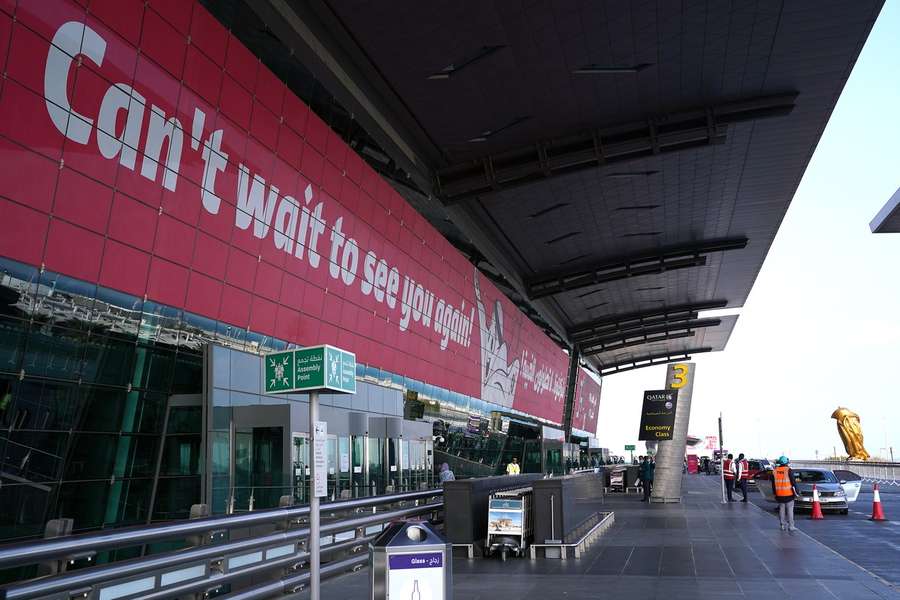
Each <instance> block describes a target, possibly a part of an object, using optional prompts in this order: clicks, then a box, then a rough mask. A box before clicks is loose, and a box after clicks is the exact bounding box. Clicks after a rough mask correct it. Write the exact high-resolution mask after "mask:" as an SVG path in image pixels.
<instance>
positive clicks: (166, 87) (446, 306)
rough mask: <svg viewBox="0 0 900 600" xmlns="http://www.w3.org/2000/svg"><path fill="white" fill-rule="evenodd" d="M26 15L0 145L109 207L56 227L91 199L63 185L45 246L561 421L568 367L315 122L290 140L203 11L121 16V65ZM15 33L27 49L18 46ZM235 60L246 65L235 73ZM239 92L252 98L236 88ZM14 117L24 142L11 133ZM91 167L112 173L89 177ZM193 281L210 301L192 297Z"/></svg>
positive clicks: (108, 48)
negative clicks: (116, 261) (142, 235)
mask: <svg viewBox="0 0 900 600" xmlns="http://www.w3.org/2000/svg"><path fill="white" fill-rule="evenodd" d="M37 6H38V8H37V9H33V13H31V12H29V10H32V9H23V8H22V7H19V9H18V10H19V12H17V14H16V17H17V22H16V23H15V25H14V27H15V28H16V30H15V31H13V34H12V47H11V49H10V59H9V60H10V61H13V60H24V61H26V62H30V63H31V64H30V65H28V66H29V67H30V68H28V69H25V68H23V69H19V70H17V69H12V70H11V72H10V77H11V79H12V80H13V81H15V80H17V78H18V79H21V80H22V81H21V83H22V87H23V88H24V87H30V88H31V89H32V91H33V92H35V93H36V94H37V96H28V95H27V94H25V93H23V92H21V91H20V88H19V87H18V82H17V84H16V85H14V86H12V87H10V86H9V85H8V86H6V88H5V89H4V92H3V93H4V94H5V95H8V94H19V95H20V96H21V97H22V98H23V99H25V98H27V100H23V101H16V102H15V106H16V111H18V114H15V115H13V114H6V113H4V114H2V115H0V119H2V120H8V122H7V123H5V124H2V128H0V132H5V131H10V132H13V133H10V134H9V137H10V138H12V139H14V141H16V142H17V143H19V144H21V145H23V146H25V147H26V148H29V149H34V150H35V152H38V151H40V149H42V148H46V147H52V146H54V145H55V146H57V147H58V146H59V145H62V148H63V151H62V159H61V160H60V161H59V162H60V169H59V170H60V172H61V173H66V174H68V172H72V173H73V174H74V173H78V174H80V175H83V176H84V179H85V180H86V181H90V182H91V184H92V185H94V184H96V185H97V186H100V185H101V184H102V185H105V186H108V187H109V188H111V191H110V192H109V193H110V194H111V195H113V194H114V195H115V200H114V201H113V202H112V203H111V204H112V208H111V209H110V208H109V206H107V205H100V206H99V207H98V209H96V210H109V211H110V217H109V219H108V220H107V222H106V223H103V222H101V221H100V220H98V222H97V223H87V224H85V223H84V221H87V218H86V216H85V214H84V213H88V212H89V211H90V209H88V208H85V209H84V213H80V212H79V211H78V209H77V208H76V209H75V210H68V212H65V213H64V214H63V213H61V212H58V211H57V206H60V205H63V204H66V205H71V204H73V202H74V203H75V206H76V207H77V206H78V203H79V202H82V201H83V205H84V206H85V207H87V206H89V205H91V204H90V203H95V204H96V202H97V201H96V198H97V197H98V195H97V194H91V195H87V196H83V197H81V196H79V194H82V191H81V189H82V188H77V187H74V186H67V185H66V184H65V183H64V181H63V175H60V179H59V184H58V185H57V187H56V192H55V194H56V198H57V202H56V203H55V204H54V205H53V207H52V208H51V207H43V206H37V203H36V202H35V203H31V205H30V208H33V209H35V210H40V211H44V212H46V213H47V214H48V215H52V219H51V222H55V220H56V219H57V218H59V219H61V220H62V222H65V223H67V224H68V223H71V225H72V227H66V228H65V231H66V232H67V233H65V234H62V233H59V231H62V230H63V229H64V228H62V227H59V228H56V227H51V228H50V231H49V233H48V235H49V236H50V243H49V244H48V246H51V247H52V246H53V245H54V240H55V237H54V236H58V235H70V236H74V237H72V239H66V240H64V243H69V244H71V245H72V246H73V252H79V251H80V250H79V248H83V251H84V252H85V253H86V254H87V253H88V248H89V247H90V244H89V243H83V242H81V241H79V240H80V239H81V238H78V237H77V236H83V237H84V239H85V240H93V239H94V238H96V239H98V240H102V239H107V240H114V241H115V242H116V243H117V245H116V246H115V247H116V248H118V247H119V246H118V242H120V241H121V242H122V244H123V245H125V246H126V247H127V250H128V251H129V252H132V251H134V253H132V254H129V256H139V257H141V259H142V260H143V261H149V276H148V283H147V288H146V295H147V297H148V298H149V299H153V300H156V301H158V302H162V303H166V304H170V305H176V306H177V307H178V308H185V309H187V310H189V311H191V312H197V313H199V314H203V315H204V316H207V317H210V318H216V319H219V320H222V321H225V322H228V323H230V324H232V325H235V326H238V327H241V328H243V327H247V328H249V329H251V330H253V331H259V332H261V333H265V334H269V335H273V336H276V337H279V338H282V339H287V340H289V341H292V342H296V343H299V344H302V345H309V344H312V343H332V344H337V345H340V346H342V347H347V348H348V349H350V350H353V351H355V352H356V354H357V358H358V360H359V361H361V362H365V363H367V364H372V365H376V366H380V367H382V368H385V369H388V370H391V371H394V372H397V373H401V374H404V375H407V376H410V377H414V378H416V379H420V380H423V381H425V382H428V383H434V384H436V385H439V386H441V387H446V388H449V389H453V390H455V391H459V392H462V393H465V394H469V395H473V396H476V397H481V398H482V399H483V400H486V401H489V402H492V403H494V404H497V405H499V406H502V407H508V408H516V409H519V410H523V411H526V412H529V413H531V414H535V415H538V416H541V417H544V418H547V419H549V420H552V421H554V422H560V421H561V415H562V407H563V402H564V395H565V388H566V381H565V377H566V372H567V364H566V363H567V357H566V355H565V354H564V353H563V352H562V351H561V350H560V349H559V348H558V347H557V346H556V345H555V344H554V343H553V342H552V341H551V340H550V339H549V338H547V337H546V336H545V335H544V334H543V333H542V332H541V331H540V330H539V329H538V328H537V327H536V326H535V325H534V324H533V323H531V322H530V321H529V320H528V319H527V318H526V317H525V316H524V315H523V314H522V313H521V312H520V311H519V310H518V309H516V308H515V307H514V306H513V305H512V304H511V303H510V302H509V301H508V299H507V298H506V297H505V296H503V295H502V294H501V293H500V292H499V291H498V290H497V289H496V288H494V287H493V286H492V285H491V284H490V283H488V282H483V281H479V276H478V271H477V270H476V269H474V268H473V267H471V265H470V264H469V263H468V262H467V261H466V260H465V258H464V257H462V256H461V255H460V254H459V253H458V252H456V251H455V249H453V248H452V247H451V246H450V245H449V244H448V243H447V242H446V240H444V239H443V238H442V237H441V236H440V235H439V234H438V233H437V232H436V231H435V230H434V229H433V228H432V227H431V226H430V225H429V224H427V222H425V221H424V219H423V218H422V217H421V215H419V214H418V213H416V212H415V211H413V210H412V209H411V208H410V207H409V206H408V205H407V204H406V203H405V202H404V201H403V200H402V198H400V197H399V195H397V194H396V192H395V191H394V190H392V189H390V187H389V186H388V185H387V184H386V183H385V182H383V181H381V180H380V179H379V178H378V176H377V175H376V174H375V173H374V172H372V171H371V169H369V168H368V166H367V165H365V163H364V162H362V161H361V160H360V159H359V158H358V157H357V156H356V155H355V154H353V151H352V150H350V149H349V148H347V147H346V146H345V145H344V144H343V142H342V141H341V140H340V139H339V138H337V136H335V135H334V134H333V133H332V132H330V131H329V130H327V128H326V127H324V124H322V123H321V121H319V120H318V118H317V117H316V116H315V115H313V114H312V113H309V117H308V122H306V123H305V124H304V125H296V123H297V122H299V119H297V118H295V117H294V116H293V115H292V114H290V110H291V108H290V107H289V105H290V106H292V107H293V108H294V109H296V107H298V106H300V107H302V108H303V110H304V111H306V110H307V109H306V107H305V106H304V105H302V103H301V102H300V101H299V100H297V99H296V98H295V97H293V96H292V95H291V92H290V91H288V90H284V86H283V84H282V83H281V82H280V81H278V80H277V79H275V78H274V77H273V76H272V74H271V73H269V72H268V71H267V70H266V69H265V67H264V66H262V65H259V64H258V61H255V58H253V57H252V55H249V53H248V52H247V51H246V49H245V48H243V47H241V46H240V45H239V44H240V43H239V42H238V41H237V40H236V39H235V38H233V37H231V36H230V34H228V33H227V32H225V31H224V29H223V28H222V27H221V26H220V25H219V24H218V23H217V22H214V21H212V20H211V19H209V18H208V17H209V15H208V14H205V12H203V11H205V9H202V8H201V7H200V6H199V5H197V4H196V3H194V2H185V3H183V4H180V3H177V4H175V5H170V7H169V8H166V9H161V10H163V12H165V10H173V11H174V10H180V9H182V8H183V7H184V6H189V10H188V11H187V12H188V13H192V14H193V15H194V20H193V22H191V24H190V32H189V33H188V32H187V31H186V30H184V31H180V32H179V31H177V27H174V26H173V27H171V28H170V29H171V31H170V30H169V29H166V27H168V24H169V23H174V22H175V21H176V20H177V19H175V18H174V17H171V18H170V17H169V16H168V15H165V14H163V13H157V12H156V10H157V9H156V8H155V7H154V3H152V2H151V3H149V4H147V5H145V6H144V7H142V8H141V9H140V10H142V11H143V14H142V15H140V14H138V15H137V16H136V17H135V19H136V21H135V22H136V23H140V27H141V35H140V37H139V38H135V39H140V49H139V50H137V49H136V48H135V47H134V46H131V45H130V44H129V43H127V42H126V41H125V40H124V39H123V38H121V37H119V36H118V35H116V34H115V33H113V26H112V25H108V24H104V23H103V22H102V16H98V15H85V14H84V13H83V12H79V11H83V9H81V8H80V7H78V6H77V5H75V4H73V3H71V2H68V1H63V0H56V1H54V2H51V1H48V2H45V3H40V4H39V5H37ZM20 13H21V14H20ZM198 13H199V14H200V16H201V17H204V21H203V23H202V25H200V26H199V27H202V30H200V31H198V30H196V28H197V27H198V25H197V22H198ZM167 19H168V20H167ZM56 20H58V22H55V21H56ZM18 28H22V29H21V30H19V29H18ZM163 31H166V32H168V33H169V34H170V36H169V37H168V38H166V37H165V36H163V35H161V32H163ZM0 33H2V30H0ZM157 35H160V38H159V39H157V38H156V36H157ZM28 36H31V37H30V38H29V37H28ZM40 36H43V38H44V40H45V41H44V42H43V49H42V50H41V51H40V52H38V51H37V50H38V48H39V47H40V44H38V43H36V42H33V40H34V39H36V38H38V37H40ZM216 36H220V37H223V39H224V38H227V48H228V49H227V55H225V52H224V50H223V52H222V54H223V55H225V56H223V57H221V58H219V57H217V56H216V52H214V51H213V50H211V49H210V50H208V49H207V48H206V47H203V46H202V45H201V44H200V42H199V40H201V39H207V38H212V37H216ZM26 38H27V39H30V40H32V43H29V44H25V43H24V42H20V41H18V40H20V39H21V40H25V39H26ZM194 40H197V41H196V42H195V41H194ZM176 41H177V42H178V43H176ZM0 42H2V41H0ZM19 50H21V51H19ZM178 52H181V53H182V54H181V55H180V57H179V54H178ZM207 52H208V55H207V54H206V53H207ZM185 54H186V56H187V59H185V58H184V55H185ZM232 56H235V57H238V58H240V57H241V56H243V57H245V59H244V61H243V63H242V66H235V65H241V63H239V61H238V58H235V59H234V60H231V59H232ZM247 56H250V57H251V59H250V60H247V59H246V57H247ZM148 57H149V58H150V59H152V60H150V59H148ZM169 58H171V60H168V59H169ZM179 60H180V61H181V62H179ZM217 60H218V63H217ZM191 65H193V67H191ZM197 65H200V66H199V67H198V66H197ZM182 69H183V71H182ZM20 71H21V72H22V73H34V72H37V73H41V74H42V80H40V81H38V78H37V77H32V76H30V75H22V76H18V75H17V73H18V72H20ZM250 71H252V72H253V74H254V75H253V77H250V76H249V75H246V73H247V72H250ZM89 74H90V76H89ZM242 78H243V79H242ZM194 81H196V82H197V83H196V84H194V83H193V82H194ZM242 81H246V82H249V81H253V82H254V83H244V84H242ZM262 81H266V82H267V83H266V84H262V83H260V82H262ZM207 82H215V83H207ZM273 82H274V83H273ZM254 84H255V85H256V89H255V90H253V93H252V94H251V93H250V90H249V89H245V87H241V86H242V85H244V86H252V85H254ZM229 86H230V87H229ZM35 88H39V89H35ZM273 88H276V92H277V93H276V94H273V93H272V89H273ZM11 90H12V91H11ZM279 94H280V95H279ZM273 95H274V96H275V97H276V98H277V99H274V100H273V99H271V98H272V96H273ZM41 96H42V98H41V99H40V100H37V98H38V97H41ZM282 97H283V100H282V99H281V98H282ZM242 99H245V100H242ZM4 100H7V99H6V98H4ZM10 102H12V100H11V99H10ZM23 119H27V120H29V121H33V122H34V123H35V124H36V127H35V128H34V129H33V130H27V129H24V128H21V127H19V128H17V126H16V123H15V122H14V121H21V120H23ZM4 135H6V134H4ZM54 138H55V139H54ZM69 156H71V158H67V157H69ZM106 172H112V173H114V175H112V176H110V177H107V178H104V177H103V176H99V175H97V173H106ZM97 189H103V188H100V187H97ZM0 194H2V195H7V194H6V193H5V191H4V190H0ZM61 196H63V197H65V198H66V202H65V203H61V202H60V201H59V198H60V197H61ZM9 197H13V194H9ZM99 197H103V194H99ZM160 198H162V200H160ZM14 199H15V200H16V201H17V202H20V203H21V202H23V200H22V199H21V198H14ZM24 202H26V203H30V201H29V200H28V199H25V200H24ZM132 205H134V206H135V207H137V206H139V205H146V206H149V207H150V208H153V209H154V210H156V215H153V216H151V215H150V214H149V213H147V212H142V213H141V214H142V215H143V216H142V218H141V219H138V220H132V221H130V223H129V224H128V225H125V226H120V227H119V228H118V229H116V227H117V225H116V223H117V222H119V221H117V219H116V214H117V211H120V210H124V208H120V207H124V206H132ZM137 212H138V211H137V209H136V208H135V209H134V213H135V214H137ZM149 219H155V220H156V221H157V222H156V224H155V230H156V234H155V241H149V242H146V243H142V240H140V239H138V238H137V237H136V236H133V235H131V234H130V233H127V232H125V231H123V230H127V229H128V228H129V227H131V228H134V229H141V228H143V227H149V226H150V225H149V224H148V223H147V221H148V220H149ZM7 226H8V225H7ZM103 227H106V229H105V230H103ZM171 231H175V232H179V233H176V234H170V233H167V232H171ZM103 236H105V237H103ZM188 238H189V239H190V240H191V241H192V242H193V246H191V245H190V244H189V243H188V242H186V241H185V240H186V239H188ZM161 239H162V240H163V241H164V242H165V243H162V242H161V241H160V240H161ZM223 242H224V243H223ZM98 243H102V242H98ZM182 245H183V246H184V248H183V250H182V251H179V248H180V247H181V246H182ZM110 246H112V243H111V242H107V243H106V244H105V246H101V247H103V248H104V250H103V256H102V257H98V258H97V259H96V260H97V263H98V265H99V266H98V270H99V274H98V277H97V279H96V281H98V282H101V283H103V284H104V285H110V283H111V284H112V285H113V286H114V287H118V282H119V280H120V279H124V277H125V274H122V273H118V274H115V273H113V274H106V272H107V267H106V264H107V262H108V261H107V260H106V253H108V252H110ZM138 252H139V253H140V254H137V253H138ZM49 254H50V253H49V251H48V252H47V253H45V255H44V256H43V257H42V258H41V262H46V267H47V268H48V269H51V270H58V271H61V272H66V271H69V272H68V273H67V274H70V275H72V276H76V277H80V278H83V279H92V278H93V275H92V274H91V275H88V274H86V273H87V271H85V272H81V270H80V266H70V265H68V264H67V263H66V262H65V261H64V260H58V259H57V260H55V259H54V257H53V256H51V255H49ZM14 257H15V256H14ZM26 259H27V260H28V261H30V262H32V263H37V262H38V261H37V259H36V258H31V257H26ZM84 262H87V263H90V261H89V260H86V261H84ZM254 263H255V264H254ZM213 264H214V265H217V266H216V268H213V267H212V266H211V265H213ZM218 265H222V266H218ZM75 271H79V272H75ZM156 273H164V274H165V275H164V276H160V275H156ZM129 275H133V274H129ZM207 275H208V276H209V277H207ZM201 280H202V281H203V282H204V284H205V285H206V286H207V288H204V289H211V290H214V291H216V292H217V293H220V294H221V300H219V297H218V296H217V297H216V298H215V300H214V301H209V302H206V303H204V301H203V299H202V298H200V299H198V298H196V296H197V295H198V294H197V293H195V291H194V290H195V289H196V288H195V285H198V284H195V281H201ZM182 281H183V285H182V287H180V288H179V287H178V285H179V282H182ZM273 282H274V283H273ZM288 282H291V283H292V286H291V287H290V288H288ZM121 289H123V290H126V291H132V290H133V289H134V284H131V285H130V287H127V288H126V287H125V285H124V282H123V284H122V286H121ZM173 290H174V291H173ZM204 293H205V292H204ZM182 298H183V300H182ZM240 299H243V304H242V303H241V302H240ZM247 304H250V305H252V309H250V310H249V311H247ZM269 313H270V314H272V315H273V316H272V317H271V318H269V319H267V318H265V317H264V315H266V314H269ZM245 315H246V317H245ZM260 315H263V316H260ZM245 319H246V321H245ZM295 323H299V325H296V324H295Z"/></svg>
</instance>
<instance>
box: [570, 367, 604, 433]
mask: <svg viewBox="0 0 900 600" xmlns="http://www.w3.org/2000/svg"><path fill="white" fill-rule="evenodd" d="M599 409H600V383H599V382H598V381H597V380H595V379H594V378H593V377H592V376H591V375H590V374H588V372H587V371H586V370H585V369H583V368H582V367H578V380H577V381H576V383H575V405H574V406H573V407H572V427H573V428H575V429H580V430H582V431H586V432H588V433H590V434H591V435H595V434H596V432H597V417H598V415H599V413H598V411H599Z"/></svg>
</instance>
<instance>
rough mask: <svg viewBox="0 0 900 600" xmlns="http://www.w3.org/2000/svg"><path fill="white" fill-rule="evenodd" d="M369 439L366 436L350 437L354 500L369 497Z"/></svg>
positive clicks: (352, 493) (351, 479)
mask: <svg viewBox="0 0 900 600" xmlns="http://www.w3.org/2000/svg"><path fill="white" fill-rule="evenodd" d="M367 440H368V438H367V437H366V436H364V435H354V436H351V437H350V469H351V471H350V488H351V495H352V496H353V497H354V498H360V497H363V496H368V495H369V494H368V490H369V478H368V467H369V465H368V461H367V460H366V450H367V447H366V446H367V445H366V442H367Z"/></svg>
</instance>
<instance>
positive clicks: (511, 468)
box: [506, 463, 519, 475]
mask: <svg viewBox="0 0 900 600" xmlns="http://www.w3.org/2000/svg"><path fill="white" fill-rule="evenodd" d="M506 474H507V475H518V474H519V465H517V464H516V463H509V464H508V465H506Z"/></svg>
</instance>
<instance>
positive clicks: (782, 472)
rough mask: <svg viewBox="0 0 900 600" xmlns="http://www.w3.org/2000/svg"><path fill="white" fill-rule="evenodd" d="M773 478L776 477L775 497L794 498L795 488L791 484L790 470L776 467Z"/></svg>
mask: <svg viewBox="0 0 900 600" xmlns="http://www.w3.org/2000/svg"><path fill="white" fill-rule="evenodd" d="M773 476H774V477H775V495H776V496H782V497H784V496H792V497H793V495H794V486H793V485H792V484H791V475H790V469H789V468H788V467H784V466H782V467H775V472H774V473H773Z"/></svg>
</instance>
